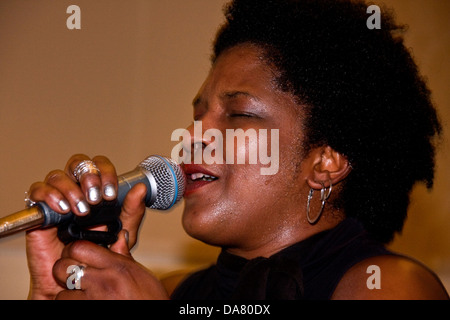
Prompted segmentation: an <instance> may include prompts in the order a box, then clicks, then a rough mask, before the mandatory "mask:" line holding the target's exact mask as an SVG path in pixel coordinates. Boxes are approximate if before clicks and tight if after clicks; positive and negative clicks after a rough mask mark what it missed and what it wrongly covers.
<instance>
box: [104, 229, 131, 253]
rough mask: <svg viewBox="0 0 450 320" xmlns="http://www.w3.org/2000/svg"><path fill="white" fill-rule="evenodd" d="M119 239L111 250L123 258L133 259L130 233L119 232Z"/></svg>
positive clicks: (125, 231)
mask: <svg viewBox="0 0 450 320" xmlns="http://www.w3.org/2000/svg"><path fill="white" fill-rule="evenodd" d="M117 238H118V239H117V241H116V242H115V243H114V244H113V245H111V246H110V247H109V250H111V251H113V252H116V253H119V254H121V255H123V256H127V257H131V253H130V247H129V233H128V231H127V230H125V229H122V230H121V231H120V232H119V234H118V236H117Z"/></svg>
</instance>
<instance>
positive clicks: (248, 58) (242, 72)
mask: <svg viewBox="0 0 450 320" xmlns="http://www.w3.org/2000/svg"><path fill="white" fill-rule="evenodd" d="M275 79H276V72H275V68H273V67H271V66H269V65H268V64H267V62H266V60H265V58H264V50H263V49H262V48H260V47H258V46H256V45H251V44H242V45H238V46H235V47H232V48H229V49H227V50H225V51H224V52H222V54H221V55H220V56H219V57H218V58H217V60H216V61H215V63H214V65H213V66H212V68H211V72H210V74H209V77H208V79H207V80H209V81H211V82H212V84H215V85H217V84H223V85H237V86H243V87H245V86H253V87H257V86H264V87H266V88H267V89H271V90H274V89H275V88H276V86H275V84H276V82H275Z"/></svg>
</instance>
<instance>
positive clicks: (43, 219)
mask: <svg viewBox="0 0 450 320" xmlns="http://www.w3.org/2000/svg"><path fill="white" fill-rule="evenodd" d="M138 183H144V184H145V186H146V187H147V196H146V200H145V202H146V205H147V206H150V205H151V204H152V203H154V202H155V199H156V192H152V190H153V191H155V190H156V181H155V179H154V177H153V176H152V175H151V174H150V173H147V172H146V171H145V170H144V169H142V168H139V167H137V168H136V169H135V170H133V171H130V172H128V173H125V174H123V175H120V176H119V177H118V194H117V203H118V204H119V205H122V203H123V200H124V199H125V196H126V195H127V193H128V191H130V189H131V188H132V187H133V186H135V185H136V184H138ZM74 218H75V215H74V214H73V213H72V212H69V213H67V214H60V213H58V212H56V211H54V210H53V209H51V208H50V207H49V206H48V205H47V204H46V203H45V202H37V203H36V204H35V205H34V206H33V207H31V208H28V209H24V210H21V211H18V212H16V213H13V214H11V215H9V216H6V217H4V218H0V238H2V237H6V236H9V235H11V234H14V233H16V232H19V231H25V230H31V229H35V228H39V227H40V228H47V227H53V226H57V225H61V224H64V223H69V222H70V221H72V220H73V219H74Z"/></svg>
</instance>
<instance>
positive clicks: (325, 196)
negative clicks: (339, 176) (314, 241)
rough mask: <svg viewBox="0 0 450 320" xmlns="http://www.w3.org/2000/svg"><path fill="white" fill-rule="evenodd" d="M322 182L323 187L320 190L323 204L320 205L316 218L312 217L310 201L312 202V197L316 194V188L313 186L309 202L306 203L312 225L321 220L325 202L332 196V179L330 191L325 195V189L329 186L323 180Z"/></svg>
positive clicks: (308, 217) (307, 214)
mask: <svg viewBox="0 0 450 320" xmlns="http://www.w3.org/2000/svg"><path fill="white" fill-rule="evenodd" d="M321 184H322V189H321V190H320V201H321V202H322V206H321V207H320V211H319V214H318V215H317V217H315V218H314V219H311V217H310V203H311V199H312V197H313V194H314V189H312V188H311V189H310V190H309V194H308V202H307V203H306V218H307V219H308V222H309V224H310V225H315V224H316V223H317V222H319V219H320V217H321V216H322V213H323V208H324V207H325V203H326V202H327V200H328V198H329V197H330V196H331V191H332V190H333V185H332V184H331V180H330V186H329V188H328V193H327V194H326V195H325V191H326V189H327V188H326V187H325V185H324V184H323V183H322V182H321Z"/></svg>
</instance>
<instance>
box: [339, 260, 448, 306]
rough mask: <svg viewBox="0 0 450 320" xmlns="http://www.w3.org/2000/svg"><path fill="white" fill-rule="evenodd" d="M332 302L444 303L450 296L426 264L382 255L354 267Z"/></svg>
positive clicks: (348, 272)
mask: <svg viewBox="0 0 450 320" xmlns="http://www.w3.org/2000/svg"><path fill="white" fill-rule="evenodd" d="M332 299H349V300H428V299H430V300H440V299H449V296H448V294H447V292H446V290H445V288H444V287H443V285H442V283H441V282H440V280H439V279H438V278H437V276H436V275H435V274H434V273H433V272H432V271H430V270H429V269H428V268H426V267H425V266H424V265H422V264H420V263H418V262H417V261H415V260H412V259H409V258H406V257H403V256H398V255H382V256H376V257H372V258H368V259H365V260H363V261H361V262H359V263H357V264H356V265H354V266H353V267H352V268H350V269H349V270H348V271H347V272H346V273H345V274H344V276H343V277H342V279H341V280H340V281H339V283H338V285H337V287H336V289H335V291H334V293H333V296H332Z"/></svg>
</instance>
